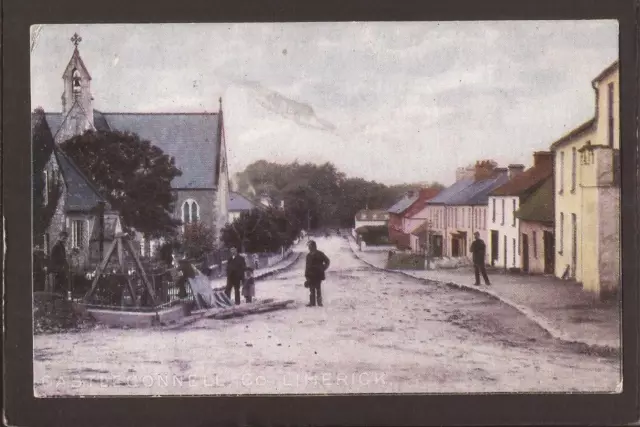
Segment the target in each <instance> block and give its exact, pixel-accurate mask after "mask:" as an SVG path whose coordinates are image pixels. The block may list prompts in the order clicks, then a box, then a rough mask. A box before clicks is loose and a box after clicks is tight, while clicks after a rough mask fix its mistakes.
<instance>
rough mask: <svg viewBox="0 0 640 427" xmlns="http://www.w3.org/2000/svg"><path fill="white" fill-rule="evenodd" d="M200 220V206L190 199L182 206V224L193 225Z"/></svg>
mask: <svg viewBox="0 0 640 427" xmlns="http://www.w3.org/2000/svg"><path fill="white" fill-rule="evenodd" d="M199 220H200V206H198V203H197V202H196V201H195V200H193V199H188V200H186V201H185V202H184V203H183V204H182V222H183V223H184V224H191V223H194V222H198V221H199Z"/></svg>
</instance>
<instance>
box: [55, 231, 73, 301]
mask: <svg viewBox="0 0 640 427" xmlns="http://www.w3.org/2000/svg"><path fill="white" fill-rule="evenodd" d="M68 237H69V234H68V233H67V232H66V231H63V232H62V233H60V238H59V239H58V241H57V242H56V244H55V245H53V248H52V249H51V272H52V273H53V274H54V277H55V283H54V287H53V291H54V292H61V293H64V292H66V291H67V288H68V287H69V283H68V282H67V271H68V270H69V262H68V261H67V249H66V244H67V238H68Z"/></svg>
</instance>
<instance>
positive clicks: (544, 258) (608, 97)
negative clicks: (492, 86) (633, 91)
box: [388, 61, 620, 298]
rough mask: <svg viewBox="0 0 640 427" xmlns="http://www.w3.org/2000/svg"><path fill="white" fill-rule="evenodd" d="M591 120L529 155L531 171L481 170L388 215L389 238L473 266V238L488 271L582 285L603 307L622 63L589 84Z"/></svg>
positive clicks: (482, 165)
mask: <svg viewBox="0 0 640 427" xmlns="http://www.w3.org/2000/svg"><path fill="white" fill-rule="evenodd" d="M592 87H593V89H594V92H595V113H594V116H593V118H591V119H590V120H588V121H587V122H585V123H584V124H582V125H580V126H578V127H577V128H575V129H573V130H571V131H570V132H568V133H567V134H566V135H564V136H562V137H561V138H559V139H558V140H556V141H554V142H553V143H551V144H550V146H549V149H548V150H546V151H539V152H535V153H534V154H533V165H532V166H531V167H530V168H528V169H526V170H525V167H524V166H523V165H520V164H513V165H509V166H508V167H507V168H501V167H498V166H497V165H496V164H494V163H492V162H478V163H477V164H475V165H473V166H468V167H464V168H459V169H458V170H457V172H456V182H455V183H454V184H453V185H451V186H450V187H448V188H445V189H444V190H442V191H440V192H437V194H436V193H435V192H433V191H431V189H428V190H423V193H424V194H425V197H421V196H420V194H421V193H418V194H413V193H410V194H407V195H406V196H405V197H404V198H403V199H402V200H400V201H398V203H396V204H395V205H394V206H392V207H391V208H390V209H389V215H390V217H389V225H388V227H389V236H390V239H391V241H392V242H394V243H395V244H396V245H398V246H399V247H401V248H408V249H411V250H412V251H416V252H423V251H425V250H429V252H430V254H432V256H436V257H442V256H446V257H462V256H469V247H470V244H471V241H472V240H473V235H474V233H475V232H479V233H480V237H481V238H482V239H483V240H484V241H485V242H486V244H487V262H488V263H490V264H491V265H493V266H497V267H503V268H505V269H515V270H520V271H524V272H527V273H541V274H553V275H555V276H556V277H560V278H564V279H571V280H575V281H578V282H580V283H582V285H583V288H584V289H585V290H587V291H589V292H592V293H594V294H596V295H598V296H600V297H602V298H606V297H608V296H610V295H612V294H615V293H616V292H617V290H618V289H619V286H620V154H619V153H620V133H619V129H620V117H619V113H618V111H619V93H620V91H619V63H618V61H616V62H614V63H613V64H612V65H610V66H609V67H607V68H606V69H605V70H603V71H602V72H601V73H600V74H599V75H598V76H596V77H595V78H594V79H593V81H592Z"/></svg>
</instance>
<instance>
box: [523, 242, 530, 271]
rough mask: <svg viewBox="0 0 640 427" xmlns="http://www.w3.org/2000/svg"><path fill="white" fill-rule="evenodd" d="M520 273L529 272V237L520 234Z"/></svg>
mask: <svg viewBox="0 0 640 427" xmlns="http://www.w3.org/2000/svg"><path fill="white" fill-rule="evenodd" d="M522 271H524V272H525V273H528V272H529V235H527V234H526V233H522Z"/></svg>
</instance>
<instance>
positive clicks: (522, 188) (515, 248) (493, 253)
mask: <svg viewBox="0 0 640 427" xmlns="http://www.w3.org/2000/svg"><path fill="white" fill-rule="evenodd" d="M552 174H553V158H552V156H551V153H550V152H545V151H540V152H536V153H534V165H533V167H531V168H529V169H527V170H526V171H524V166H523V165H509V181H507V182H506V183H505V184H504V185H502V186H500V187H498V188H496V189H495V190H493V191H492V192H491V194H490V195H489V215H488V217H487V228H488V230H489V236H488V241H487V242H486V244H487V255H489V257H488V262H490V263H491V265H493V266H498V267H504V268H517V269H521V270H525V271H528V270H529V268H528V265H526V262H525V265H523V262H522V260H523V259H528V254H527V256H525V257H523V256H522V248H523V246H524V247H526V248H528V247H529V245H528V242H526V241H525V242H523V241H522V239H525V240H526V239H527V237H524V238H522V239H521V236H520V220H519V219H518V218H517V217H516V215H515V213H516V211H517V210H518V209H520V205H521V204H522V203H523V202H525V201H526V200H528V198H529V197H530V196H531V195H532V194H533V193H534V192H535V190H536V189H537V188H538V187H539V186H540V185H541V184H542V183H544V181H545V180H546V179H547V178H549V177H550V176H551V175H552Z"/></svg>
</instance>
